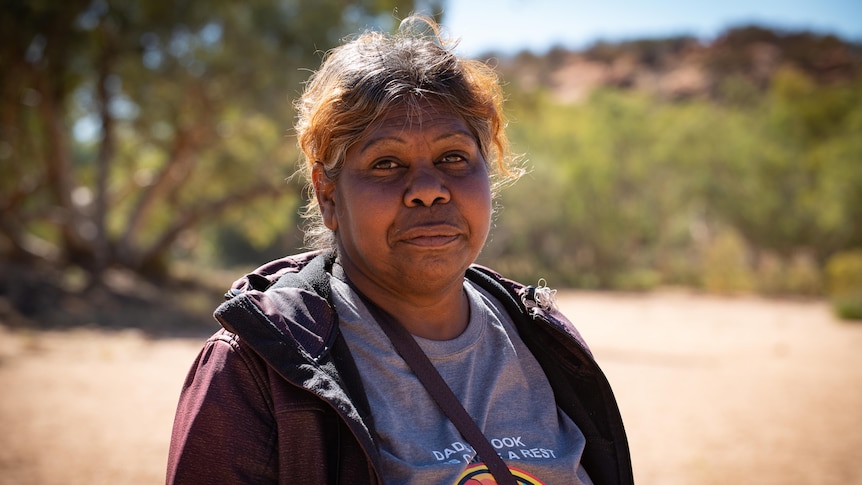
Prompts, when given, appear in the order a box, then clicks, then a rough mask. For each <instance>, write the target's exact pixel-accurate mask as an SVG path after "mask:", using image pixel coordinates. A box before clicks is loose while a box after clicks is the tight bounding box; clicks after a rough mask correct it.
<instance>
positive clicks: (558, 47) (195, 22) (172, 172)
mask: <svg viewBox="0 0 862 485" xmlns="http://www.w3.org/2000/svg"><path fill="white" fill-rule="evenodd" d="M593 3H594V2H593ZM632 3H633V2H614V1H605V2H600V5H598V4H592V3H587V2H575V1H566V2H564V1H536V2H527V1H515V0H508V1H501V2H498V3H495V4H494V5H493V6H492V5H491V4H490V3H489V2H479V1H475V2H473V1H468V0H417V1H400V0H374V1H371V0H367V1H365V0H356V1H346V0H318V1H313V2H312V1H302V0H260V1H255V2H228V1H221V0H215V1H207V2H204V1H190V0H177V1H172V2H167V1H165V2H162V1H156V2H139V1H132V0H69V1H62V2H56V1H47V0H31V1H22V0H0V6H2V10H0V39H2V42H0V95H2V104H0V330H3V332H5V333H4V335H14V336H15V339H17V340H14V339H13V340H14V342H16V343H14V345H13V347H14V348H13V347H8V348H7V349H6V350H5V351H3V348H2V347H0V371H4V370H5V372H6V374H3V373H2V372H0V378H4V376H5V378H6V379H12V377H10V376H12V374H11V372H13V371H12V370H10V369H13V370H14V367H10V364H9V363H10V362H12V361H14V359H13V358H12V357H10V356H12V355H19V354H21V353H22V352H23V353H27V352H29V351H30V350H33V349H36V350H39V349H43V350H44V349H46V348H53V347H51V345H52V344H49V343H39V342H41V340H39V339H40V338H42V337H39V336H41V335H43V334H41V333H38V332H45V331H57V330H63V331H66V330H69V329H75V330H76V331H78V330H81V329H91V328H94V327H95V328H97V329H100V331H116V330H133V331H140V332H143V333H144V334H145V335H146V336H147V338H154V337H158V338H161V337H165V336H170V337H178V336H188V335H198V334H201V333H202V332H203V333H205V332H208V331H211V330H212V329H213V328H214V322H213V321H212V319H211V317H210V315H211V312H212V309H213V307H214V306H215V305H216V304H218V301H219V295H221V293H223V291H224V290H225V289H226V287H227V286H228V285H229V284H230V282H231V281H232V280H233V279H234V278H237V277H239V276H241V275H242V274H243V273H244V272H246V271H249V270H250V269H252V268H254V267H255V266H257V265H259V264H262V263H264V262H266V261H268V260H270V259H274V258H277V257H280V256H283V255H286V254H291V253H295V252H298V251H301V250H303V237H302V218H301V217H300V216H299V215H298V211H299V210H300V209H301V207H302V206H303V204H304V201H305V198H306V196H307V193H306V190H305V187H304V184H303V182H302V181H301V180H300V179H299V178H297V177H295V176H294V172H295V171H296V169H297V165H296V163H297V161H298V158H299V156H298V153H297V149H296V147H295V139H294V137H293V135H292V123H293V121H294V111H293V107H292V102H293V101H295V100H296V98H297V96H298V94H299V93H300V91H301V89H302V82H303V81H304V80H305V79H306V78H307V77H308V75H309V73H310V72H311V70H313V69H315V68H316V67H317V66H318V65H319V63H320V60H321V58H322V56H323V53H324V52H325V51H326V50H327V49H329V48H331V47H333V46H335V45H337V44H338V43H339V40H340V39H342V38H343V37H344V36H346V35H349V34H351V33H355V32H357V31H359V30H362V29H366V28H372V29H382V30H392V29H393V28H395V27H396V26H397V19H398V18H402V17H404V16H406V15H407V14H408V13H410V12H412V11H417V12H420V13H426V14H429V15H432V16H434V17H436V18H437V19H438V20H440V21H441V22H442V25H443V26H444V28H445V29H446V30H445V31H446V32H447V33H448V34H449V35H450V37H451V38H453V39H459V42H460V43H459V44H458V45H457V47H456V50H457V51H458V52H460V53H461V54H462V55H465V56H468V57H472V58H477V59H481V60H484V61H487V62H488V63H490V64H491V65H492V66H494V67H495V69H496V70H497V71H498V72H499V74H500V77H501V79H502V80H503V83H504V87H505V91H506V95H507V98H508V104H507V109H508V111H507V115H508V118H509V121H510V124H509V133H510V136H511V139H512V140H511V141H512V145H513V148H514V151H515V152H516V153H518V154H521V160H522V161H523V163H524V165H525V166H526V167H527V168H528V169H529V172H528V174H527V175H526V176H524V177H523V178H522V179H521V180H520V181H519V182H518V183H516V184H515V185H513V186H512V187H509V188H506V189H505V190H504V191H503V192H502V194H501V197H500V199H499V202H498V208H497V209H498V210H497V213H496V216H495V221H494V227H493V229H492V233H491V237H490V240H489V242H488V244H487V247H486V249H485V251H484V252H483V254H482V255H481V257H480V262H482V263H484V264H488V265H491V266H493V267H495V268H496V269H498V270H500V271H501V272H503V273H505V274H506V275H507V276H511V277H513V278H516V279H520V280H523V281H528V282H532V281H535V280H536V279H537V278H538V277H544V278H545V279H546V280H547V281H548V282H549V283H550V284H551V285H552V286H555V287H557V288H561V289H570V290H578V291H587V290H589V291H593V292H601V293H595V294H596V295H599V294H601V295H607V293H605V292H609V291H610V292H615V293H611V294H617V295H629V296H631V295H633V294H634V295H650V294H653V293H655V292H658V293H661V294H663V295H665V294H667V293H666V292H667V291H668V290H669V289H673V291H679V290H680V289H684V291H687V292H694V293H696V294H699V295H718V296H719V297H721V298H731V297H733V298H737V297H738V298H743V299H745V298H767V299H769V300H770V301H785V302H786V301H790V302H794V304H803V303H804V304H809V303H810V304H812V305H815V307H816V308H817V309H819V310H818V311H820V310H822V312H821V313H818V314H817V315H818V317H817V318H819V319H820V320H823V321H831V320H830V319H831V318H837V319H843V320H848V321H852V320H853V319H862V7H860V4H858V3H857V2H852V1H838V0H836V1H823V2H801V1H797V2H774V1H766V2H738V1H727V2H708V3H706V4H701V3H702V2H682V1H670V0H664V1H656V2H638V3H639V4H637V5H633V4H632ZM578 294H581V293H578ZM644 297H646V296H644ZM638 298H640V296H638ZM638 301H641V302H642V301H643V300H638ZM661 301H663V302H664V303H665V304H681V303H680V302H679V301H676V300H670V302H668V301H667V300H661ZM722 301H726V302H728V304H731V303H733V302H736V301H738V300H733V299H731V300H722ZM744 301H750V300H744ZM758 301H760V300H758ZM611 302H612V303H613V305H618V304H622V303H621V302H620V301H616V300H611ZM800 302H803V303H800ZM581 303H582V304H583V305H586V306H587V308H589V303H588V302H581ZM818 305H820V306H818ZM794 308H795V307H794ZM805 308H807V309H808V310H810V308H809V307H805ZM797 309H798V308H797ZM808 310H804V311H808ZM575 311H577V308H575ZM800 311H803V310H800ZM804 311H803V313H804ZM823 312H825V313H823ZM782 315H783V314H782ZM776 318H777V317H776ZM836 322H837V320H836ZM832 324H835V325H838V324H837V323H835V322H832ZM830 325H831V324H830ZM843 325H852V324H849V323H847V324H843ZM843 328H844V329H845V330H847V329H848V328H849V329H850V330H849V331H850V332H855V333H853V334H852V335H853V336H852V337H847V338H851V339H856V340H853V341H854V342H858V339H859V332H858V331H855V330H853V328H859V326H858V325H857V326H855V327H852V326H851V327H843ZM842 331H844V330H842ZM601 332H602V331H601V330H600V329H596V330H595V333H596V335H597V338H600V337H601V335H602V334H601ZM800 332H801V333H800V335H802V334H804V333H805V331H804V330H800ZM44 335H48V334H44ZM50 335H54V334H50ZM88 335H89V334H88ZM90 337H91V336H89V337H88V339H89V338H90ZM46 338H47V337H46ZM608 338H609V339H610V338H612V336H609V337H608ZM847 338H845V337H840V338H838V337H836V339H837V340H841V339H844V340H847ZM61 340H62V339H61ZM588 340H589V338H588ZM198 343H199V340H195V341H194V344H193V345H192V347H196V346H197V345H198ZM57 345H58V346H59V345H61V344H59V343H57ZM779 347H780V346H779ZM10 348H11V349H12V350H9V349H10ZM107 348H112V347H110V346H109V347H107ZM770 348H773V347H770ZM782 348H783V347H782ZM22 349H23V350H22ZM773 350H774V349H773ZM785 350H786V349H785ZM188 351H189V350H188V349H185V348H184V350H183V352H186V353H182V358H183V359H185V358H186V356H187V353H188ZM3 352H5V353H3ZM99 352H103V351H101V350H100V351H97V352H96V354H98V355H101V354H99ZM112 352H113V351H108V353H109V354H110V355H114V354H113V353H112ZM37 353H38V352H37ZM779 353H780V352H779ZM827 353H828V352H827ZM21 355H23V354H21ZM28 355H29V354H28ZM193 355H194V353H191V354H190V355H188V359H191V358H192V357H193ZM841 355H843V354H841ZM183 362H185V360H183ZM188 362H189V363H190V362H191V361H190V360H188ZM185 365H186V364H182V366H185ZM172 372H175V373H176V372H179V373H180V374H182V373H183V372H185V367H183V368H181V369H173V370H172ZM37 374H38V373H37ZM37 374H34V375H37ZM15 375H23V374H20V373H19V374H15ZM31 377H32V376H31ZM180 378H181V375H180ZM848 379H851V380H850V381H848V382H849V383H850V384H851V385H853V386H855V387H862V386H860V384H862V381H860V380H859V375H858V373H856V374H853V375H852V376H851V377H849V378H848ZM6 382H12V381H6ZM180 382H181V380H180V381H178V382H177V386H178V385H179V383H180ZM842 382H844V381H842ZM21 385H23V384H21ZM17 389H19V390H20V391H21V392H24V388H23V387H21V388H17ZM177 390H178V387H176V388H171V389H170V393H169V394H170V395H169V396H168V398H166V399H167V400H166V401H165V402H167V403H169V404H166V406H168V407H170V406H172V405H173V403H174V402H175V393H176V391H177ZM39 392H41V391H40V390H38V389H34V390H33V393H34V394H33V395H32V398H31V399H32V401H26V403H29V404H26V403H25V404H21V406H23V407H25V408H26V407H27V406H30V405H31V404H32V403H33V402H36V401H39V397H38V396H39V394H38V393H39ZM3 399H6V401H7V402H9V401H8V400H9V398H8V397H5V396H4V398H3ZM58 399H59V398H58ZM824 399H827V398H824ZM854 402H856V401H854ZM4 406H6V404H4ZM15 406H16V405H15V404H8V406H6V407H3V408H0V411H2V412H4V413H6V415H5V416H4V415H2V414H0V420H3V422H5V423H8V422H11V421H13V416H12V414H11V413H13V412H16V411H15V410H17V409H19V408H16V407H15ZM842 409H843V408H842ZM847 412H851V413H853V416H858V415H862V413H860V411H859V408H858V407H856V408H855V409H853V410H852V411H847ZM854 423H855V421H854ZM28 429H29V428H28ZM27 432H33V431H32V429H30V431H26V430H25V431H21V433H27ZM33 433H35V432H33ZM856 434H859V433H858V432H857V433H856ZM32 436H36V434H33V435H32ZM854 436H855V435H854ZM33 439H35V438H33ZM25 441H26V439H25ZM163 441H164V439H162V440H161V441H158V443H159V444H158V445H157V446H156V450H157V451H158V452H161V451H163V448H162V447H164V446H166V445H164V443H163ZM857 449H858V448H857ZM8 453H12V452H8V451H7V455H4V454H3V452H0V475H2V474H3V471H4V470H6V471H7V472H8V471H9V470H13V469H15V468H16V467H18V466H24V465H21V464H22V463H30V462H28V461H27V460H28V459H29V458H26V459H25V458H21V456H24V455H20V456H19V455H16V454H15V453H12V454H11V455H10V454H8ZM156 455H158V453H156ZM16 460H17V461H16ZM27 466H31V467H33V466H36V465H32V463H31V464H30V465H27ZM31 471H32V470H31ZM33 473H35V472H33ZM20 476H21V477H24V478H23V479H22V480H23V481H22V482H21V483H24V482H28V478H27V477H30V479H32V477H33V476H38V474H37V475H32V474H30V475H27V474H23V475H20ZM644 477H645V475H641V478H644ZM840 477H843V478H842V480H845V481H843V483H851V482H852V480H854V479H855V480H862V478H860V472H859V470H858V468H856V469H855V470H853V471H852V472H851V473H850V474H849V475H848V474H844V475H840ZM847 477H850V481H846V479H847ZM91 478H92V477H91ZM665 478H666V477H665ZM34 480H35V479H34ZM48 481H50V480H48ZM119 481H122V480H119ZM0 482H3V479H2V478H0ZM36 482H40V483H47V482H46V481H44V480H36V481H35V482H33V483H36ZM647 482H649V480H647ZM8 483H19V482H8ZM67 483H68V482H67ZM82 483H83V482H82ZM89 483H94V482H92V481H90V482H89ZM652 483H670V482H669V481H663V480H661V479H657V480H655V481H653V482H652ZM679 483H685V482H684V481H683V482H679ZM760 483H766V482H763V481H761V482H760ZM775 483H779V482H778V481H776V482H775ZM811 483H826V482H817V481H816V480H815V481H814V482H811ZM830 483H842V482H841V481H835V482H830ZM856 483H859V482H856Z"/></svg>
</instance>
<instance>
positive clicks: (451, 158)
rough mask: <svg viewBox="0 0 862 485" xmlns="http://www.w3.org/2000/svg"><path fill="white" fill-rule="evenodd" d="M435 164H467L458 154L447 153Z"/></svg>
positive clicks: (465, 159)
mask: <svg viewBox="0 0 862 485" xmlns="http://www.w3.org/2000/svg"><path fill="white" fill-rule="evenodd" d="M437 163H443V164H457V163H463V164H466V163H467V157H465V156H464V155H462V154H460V153H449V154H446V155H444V156H443V157H441V158H440V161H439V162H437Z"/></svg>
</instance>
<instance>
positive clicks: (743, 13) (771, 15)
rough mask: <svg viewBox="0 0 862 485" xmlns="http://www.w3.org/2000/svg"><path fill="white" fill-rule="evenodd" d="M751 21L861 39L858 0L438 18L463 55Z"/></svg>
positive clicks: (557, 2)
mask: <svg viewBox="0 0 862 485" xmlns="http://www.w3.org/2000/svg"><path fill="white" fill-rule="evenodd" d="M751 23H758V24H760V25H766V26H770V27H779V28H785V29H794V30H798V29H810V30H814V31H817V32H830V33H835V34H838V35H840V36H841V37H844V38H846V39H849V40H855V41H862V0H820V1H817V0H808V1H803V0H783V1H780V0H747V1H746V0H712V1H701V0H687V1H686V0H629V1H625V0H593V1H589V2H587V1H584V0H568V1H567V0H496V1H494V0H492V1H488V0H448V5H447V7H446V8H445V15H444V19H443V25H444V27H445V28H446V30H447V32H448V33H449V35H451V36H452V37H455V38H460V39H461V41H460V42H461V43H460V46H459V49H458V50H459V51H460V52H461V54H463V55H467V56H473V55H479V54H481V53H483V52H486V51H488V50H492V49H493V50H497V51H498V52H503V53H512V52H517V51H519V50H522V49H530V50H533V51H536V52H539V53H541V52H544V51H545V50H547V49H548V48H549V47H551V46H554V45H562V46H565V47H571V48H579V47H584V46H585V45H588V44H590V43H592V42H594V41H596V40H599V39H604V40H611V41H613V40H622V39H633V38H651V37H662V36H668V35H676V34H688V35H694V36H698V37H701V38H705V39H709V38H712V37H714V36H715V35H716V34H718V33H720V32H721V31H722V30H724V29H725V28H727V27H728V26H736V25H741V24H751Z"/></svg>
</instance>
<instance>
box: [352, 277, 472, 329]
mask: <svg viewBox="0 0 862 485" xmlns="http://www.w3.org/2000/svg"><path fill="white" fill-rule="evenodd" d="M344 272H345V275H346V276H347V278H348V280H350V283H351V284H352V285H353V286H354V287H355V288H356V289H357V290H359V292H361V293H362V294H363V295H365V297H366V298H368V299H370V300H371V301H373V302H374V303H375V304H376V305H377V306H379V307H380V308H381V309H383V310H384V311H386V312H387V313H389V314H390V315H392V317H393V318H395V320H397V321H398V323H400V324H401V325H402V326H404V328H406V329H407V331H408V332H410V333H411V334H413V335H415V336H417V337H422V338H426V339H430V340H451V339H453V338H456V337H457V336H459V335H461V333H463V332H464V330H465V329H466V328H467V324H468V323H469V321H470V302H469V299H468V298H467V295H466V293H465V292H464V286H463V285H464V283H463V279H459V280H457V281H453V282H451V283H450V284H448V285H445V286H442V287H440V288H438V289H436V291H433V292H422V293H410V292H407V291H404V290H403V289H401V288H399V289H395V290H392V289H389V288H386V287H383V286H381V285H378V284H376V283H375V282H374V281H372V280H370V279H368V278H366V277H365V276H364V275H363V274H362V273H360V272H353V271H350V270H349V268H348V267H347V266H344Z"/></svg>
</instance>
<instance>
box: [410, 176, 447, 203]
mask: <svg viewBox="0 0 862 485" xmlns="http://www.w3.org/2000/svg"><path fill="white" fill-rule="evenodd" d="M450 197H451V194H450V193H449V189H448V188H447V187H446V184H445V183H444V181H443V179H442V175H441V174H439V173H435V171H434V169H428V168H416V169H414V173H413V174H412V176H411V177H410V179H409V182H408V186H407V189H406V190H405V191H404V204H405V205H407V207H422V206H424V207H431V206H432V205H434V204H445V203H447V202H449V199H450Z"/></svg>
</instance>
